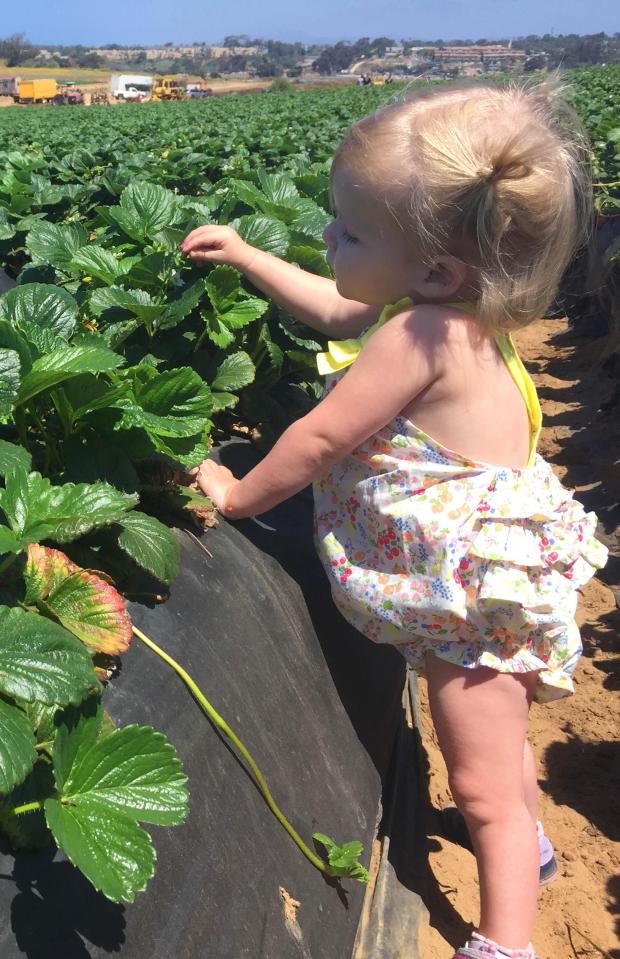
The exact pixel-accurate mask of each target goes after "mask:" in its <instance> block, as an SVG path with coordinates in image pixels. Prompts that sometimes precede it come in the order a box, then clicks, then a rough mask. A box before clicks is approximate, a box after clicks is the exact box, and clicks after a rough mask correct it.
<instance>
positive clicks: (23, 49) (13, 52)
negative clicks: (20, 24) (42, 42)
mask: <svg viewBox="0 0 620 959" xmlns="http://www.w3.org/2000/svg"><path fill="white" fill-rule="evenodd" d="M36 52H37V49H36V47H34V46H33V45H32V43H30V42H29V41H28V40H27V39H26V35H25V34H24V33H13V34H12V35H11V36H10V37H5V38H4V40H0V57H2V58H3V59H4V60H6V65H7V67H18V66H19V65H20V63H23V62H24V60H29V59H30V58H31V57H33V56H34V55H35V53H36Z"/></svg>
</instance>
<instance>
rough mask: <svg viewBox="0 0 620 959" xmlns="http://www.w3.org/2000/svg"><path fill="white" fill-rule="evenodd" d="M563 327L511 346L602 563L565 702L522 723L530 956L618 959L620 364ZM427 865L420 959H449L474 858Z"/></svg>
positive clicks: (440, 804)
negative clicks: (537, 826)
mask: <svg viewBox="0 0 620 959" xmlns="http://www.w3.org/2000/svg"><path fill="white" fill-rule="evenodd" d="M565 329H566V323H565V321H563V320H543V321H540V322H539V323H536V324H533V325H532V326H530V327H528V328H527V329H526V330H523V331H521V332H520V333H518V334H517V335H516V337H515V339H516V341H517V346H518V348H519V350H520V353H521V355H522V357H523V359H524V361H525V363H526V365H527V366H528V368H529V370H530V372H531V373H532V374H533V377H534V380H535V382H536V386H537V387H538V391H539V396H540V399H541V404H542V407H543V413H544V417H545V426H544V428H543V434H542V437H541V444H540V446H539V450H540V452H541V453H542V455H543V456H544V457H545V458H546V459H547V460H549V461H550V462H551V464H552V465H553V468H554V470H555V471H556V472H557V475H558V476H559V477H560V479H561V480H562V481H563V482H564V484H565V485H567V486H569V487H573V488H575V489H576V496H577V498H579V499H580V500H581V501H582V502H583V503H584V505H585V506H586V507H587V508H588V509H593V510H595V511H596V513H597V514H598V516H599V520H600V524H599V536H600V538H601V539H602V540H603V541H604V542H605V543H606V545H607V546H608V547H609V549H610V558H609V561H608V564H607V566H606V568H605V569H604V570H603V571H602V572H601V575H600V576H599V578H597V579H594V580H592V581H591V582H590V583H589V584H588V585H587V587H586V588H585V589H584V590H583V595H582V598H581V603H580V610H579V623H580V625H581V627H582V638H583V643H584V655H583V658H582V660H581V662H580V664H579V666H578V668H577V672H576V675H575V686H576V693H575V695H574V696H573V697H570V698H567V699H563V700H561V701H559V702H558V703H555V704H551V705H547V706H534V707H533V708H532V712H531V715H530V742H531V744H532V747H533V749H534V752H535V753H536V756H537V759H538V763H539V784H540V817H541V819H542V820H543V822H544V824H545V831H546V832H547V834H548V835H549V836H550V838H551V840H552V842H553V844H554V846H555V849H556V855H557V858H558V865H559V874H558V878H557V879H556V880H555V882H553V883H551V884H550V885H549V886H546V887H544V888H543V889H542V890H541V896H540V908H539V915H538V920H537V924H536V929H535V934H534V943H535V945H536V950H537V954H538V957H539V959H577V957H578V959H599V957H601V956H606V957H613V959H620V948H618V945H619V933H620V815H619V813H620V793H619V791H618V785H619V784H620V748H619V743H618V729H619V728H620V722H619V720H620V709H619V697H618V689H620V655H619V654H620V641H619V638H618V637H619V632H620V608H618V603H619V597H620V460H619V456H620V391H619V383H620V355H619V354H618V353H615V354H612V355H610V356H607V357H606V358H605V357H604V344H603V341H602V340H588V339H583V338H581V339H567V340H558V341H555V342H554V341H551V340H550V336H552V335H553V334H554V333H558V332H561V331H563V330H565ZM420 687H421V690H420V695H421V705H422V715H423V729H422V731H421V735H422V741H423V745H424V748H425V750H426V753H427V756H428V765H429V793H430V799H431V802H432V804H433V806H434V808H435V809H440V808H444V807H446V806H450V805H452V798H451V796H450V791H449V789H448V781H447V774H446V769H445V766H444V764H443V760H442V758H441V754H440V752H439V749H438V746H437V740H436V738H435V734H434V731H433V729H432V725H431V722H430V717H429V714H428V704H427V696H426V686H425V683H424V680H423V679H421V680H420ZM431 818H432V817H431ZM429 865H430V870H429V883H428V887H427V895H426V897H425V901H426V905H427V906H428V909H429V913H430V923H431V926H430V928H429V929H427V930H425V935H424V941H423V942H422V943H421V952H420V955H421V956H423V957H424V959H452V956H453V955H454V950H455V949H456V948H458V946H460V945H462V944H463V942H464V941H465V940H466V938H467V935H468V933H469V932H470V931H471V929H472V928H473V924H474V923H475V922H476V920H477V918H478V884H477V879H476V868H475V861H474V857H473V856H472V855H471V853H470V852H468V851H467V850H466V849H464V848H462V847H461V846H459V845H457V844H455V843H453V842H449V841H448V840H447V839H445V838H442V837H441V836H431V837H430V838H429Z"/></svg>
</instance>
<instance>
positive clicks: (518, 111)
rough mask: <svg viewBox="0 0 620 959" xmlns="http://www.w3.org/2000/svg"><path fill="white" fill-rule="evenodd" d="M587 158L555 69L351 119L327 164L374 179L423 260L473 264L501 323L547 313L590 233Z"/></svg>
mask: <svg viewBox="0 0 620 959" xmlns="http://www.w3.org/2000/svg"><path fill="white" fill-rule="evenodd" d="M588 156H589V151H588V146H587V139H586V137H585V134H583V132H582V130H581V127H580V124H579V121H578V120H577V118H576V115H575V114H574V112H573V111H572V110H571V109H570V107H569V106H568V105H567V103H566V101H565V99H564V96H563V90H562V88H561V86H560V84H559V82H558V80H557V78H555V77H554V78H552V79H551V80H550V81H547V82H545V83H543V84H539V85H536V86H532V85H526V84H524V83H513V84H511V85H509V86H499V85H497V86H495V85H489V84H476V85H473V84H469V85H462V84H460V85H450V86H446V87H441V86H438V87H431V88H427V90H426V91H424V92H423V93H421V94H415V95H413V96H411V97H408V98H406V99H404V100H402V101H399V102H396V103H393V104H391V105H390V106H388V107H385V108H383V109H382V110H380V111H379V112H377V113H375V114H373V115H372V116H369V117H366V118H365V119H364V120H362V121H360V122H359V123H357V124H355V126H353V127H352V128H351V129H350V130H349V132H348V133H347V135H346V137H345V139H344V141H343V142H342V144H341V145H340V147H339V148H338V150H337V152H336V155H335V157H334V164H333V166H332V172H334V171H335V170H337V169H338V167H339V166H340V165H341V164H343V165H345V166H346V167H347V168H348V169H350V170H351V171H352V172H353V173H354V175H356V177H358V178H360V179H361V181H362V182H363V183H364V185H369V186H370V187H372V189H373V190H375V191H376V192H377V193H378V194H379V195H380V196H381V198H382V200H384V201H385V203H386V207H387V209H388V211H389V213H390V214H391V215H392V217H393V218H394V219H395V220H396V223H397V225H398V226H399V227H400V229H402V230H403V232H404V233H405V234H406V235H409V236H410V237H411V239H412V241H413V242H414V243H415V244H416V246H417V249H418V250H419V251H420V252H421V254H422V256H423V257H424V258H425V260H428V261H429V262H431V261H432V260H433V259H434V258H436V257H437V256H438V255H441V254H446V253H448V254H450V255H453V256H457V257H459V258H460V259H462V260H464V261H465V262H467V263H468V264H470V265H472V266H473V267H474V268H475V270H476V273H477V288H478V291H479V308H478V313H479V316H480V319H481V321H482V322H483V323H484V324H485V325H486V326H487V327H489V328H492V329H496V330H498V329H499V330H505V331H509V330H512V329H516V328H517V327H520V326H525V325H526V324H527V323H530V322H531V321H532V320H534V319H537V318H538V317H540V316H542V315H544V313H545V311H546V310H547V308H548V307H549V305H550V304H551V302H552V300H553V298H554V296H555V294H556V292H557V288H558V285H559V282H560V279H561V277H562V274H563V272H564V270H565V268H566V266H567V264H568V262H569V260H570V259H571V256H572V254H573V253H574V251H575V249H576V248H577V247H578V246H580V245H581V244H582V243H583V242H585V240H586V237H587V230H588V226H589V222H590V209H591V192H592V177H591V171H590V167H589V163H588Z"/></svg>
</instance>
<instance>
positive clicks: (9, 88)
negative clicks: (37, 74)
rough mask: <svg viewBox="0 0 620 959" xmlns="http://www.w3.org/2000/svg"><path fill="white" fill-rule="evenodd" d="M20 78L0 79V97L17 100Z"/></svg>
mask: <svg viewBox="0 0 620 959" xmlns="http://www.w3.org/2000/svg"><path fill="white" fill-rule="evenodd" d="M20 81H21V77H0V97H13V99H14V100H17V99H18V98H19V84H20Z"/></svg>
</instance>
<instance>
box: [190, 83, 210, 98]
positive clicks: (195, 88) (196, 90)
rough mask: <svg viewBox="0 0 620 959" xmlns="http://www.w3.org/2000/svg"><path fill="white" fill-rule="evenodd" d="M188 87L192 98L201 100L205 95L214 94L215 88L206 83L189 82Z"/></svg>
mask: <svg viewBox="0 0 620 959" xmlns="http://www.w3.org/2000/svg"><path fill="white" fill-rule="evenodd" d="M186 89H187V95H188V97H189V98H190V100H200V99H202V98H203V97H211V96H213V90H212V89H211V87H208V86H207V84H206V83H188V84H187V88H186Z"/></svg>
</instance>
